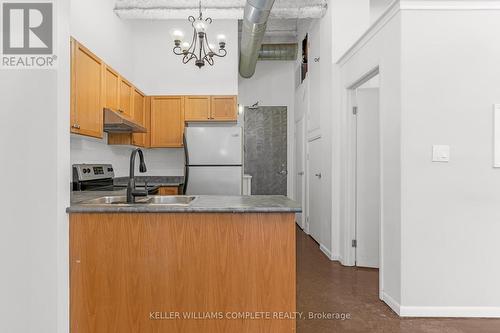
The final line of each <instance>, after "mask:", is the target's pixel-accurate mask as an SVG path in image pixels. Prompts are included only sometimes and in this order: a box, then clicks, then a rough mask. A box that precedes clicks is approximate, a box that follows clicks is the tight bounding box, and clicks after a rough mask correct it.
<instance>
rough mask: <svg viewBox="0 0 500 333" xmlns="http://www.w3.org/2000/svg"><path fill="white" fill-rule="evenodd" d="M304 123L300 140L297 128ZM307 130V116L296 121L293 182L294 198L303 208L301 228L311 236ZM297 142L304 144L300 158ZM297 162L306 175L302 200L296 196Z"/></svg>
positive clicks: (303, 177) (304, 176) (302, 178)
mask: <svg viewBox="0 0 500 333" xmlns="http://www.w3.org/2000/svg"><path fill="white" fill-rule="evenodd" d="M300 122H302V125H301V127H302V137H301V138H298V137H297V126H298V125H299V123H300ZM306 130H307V127H306V117H305V116H302V117H300V119H298V120H296V121H295V126H294V134H295V135H294V139H295V140H294V157H295V158H294V162H295V163H294V169H293V170H294V173H293V174H294V176H295V178H294V180H293V183H294V184H295V186H294V198H295V200H297V201H299V200H300V201H299V202H300V204H301V207H302V213H301V219H300V224H299V226H300V227H301V228H302V230H304V232H305V233H306V234H309V228H308V226H307V228H306V217H307V216H308V211H307V207H306V206H307V204H306V198H307V195H306V191H307V189H306V186H307V180H306V177H307V160H306V156H307V153H306V151H307V143H306ZM297 140H300V141H301V142H302V156H298V155H297V154H296V153H297V145H296V144H297ZM297 160H300V161H301V165H302V168H301V169H302V171H301V172H303V173H304V174H303V175H302V177H301V178H300V179H301V181H302V196H301V198H297V197H296V195H297V192H296V190H297V187H298V183H297V176H298V172H299V170H296V165H297Z"/></svg>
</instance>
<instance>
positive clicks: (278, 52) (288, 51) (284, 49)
mask: <svg viewBox="0 0 500 333" xmlns="http://www.w3.org/2000/svg"><path fill="white" fill-rule="evenodd" d="M298 50H299V45H298V44H297V43H293V44H262V46H261V48H260V50H259V59H258V60H297V53H298Z"/></svg>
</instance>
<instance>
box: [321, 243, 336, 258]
mask: <svg viewBox="0 0 500 333" xmlns="http://www.w3.org/2000/svg"><path fill="white" fill-rule="evenodd" d="M319 249H320V250H321V252H323V253H324V254H325V255H326V256H327V257H328V259H330V260H331V261H339V260H340V257H339V256H334V255H333V254H332V252H330V250H328V249H327V247H326V246H324V245H323V244H320V245H319Z"/></svg>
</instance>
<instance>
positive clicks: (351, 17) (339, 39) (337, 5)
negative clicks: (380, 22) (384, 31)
mask: <svg viewBox="0 0 500 333" xmlns="http://www.w3.org/2000/svg"><path fill="white" fill-rule="evenodd" d="M328 8H329V10H331V12H332V13H333V16H334V17H335V18H334V19H333V20H332V33H333V39H332V44H331V45H332V54H333V61H334V62H337V60H338V59H339V58H340V57H341V56H342V55H343V54H344V53H345V52H346V51H347V50H348V49H349V48H350V47H351V46H352V45H353V44H354V43H355V42H356V40H357V39H358V38H359V37H361V35H362V34H363V33H364V32H365V31H366V29H368V27H369V25H370V0H330V3H329V5H328Z"/></svg>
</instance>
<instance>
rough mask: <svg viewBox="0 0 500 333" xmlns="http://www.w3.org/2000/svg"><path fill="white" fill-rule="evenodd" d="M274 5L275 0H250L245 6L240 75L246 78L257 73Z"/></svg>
mask: <svg viewBox="0 0 500 333" xmlns="http://www.w3.org/2000/svg"><path fill="white" fill-rule="evenodd" d="M273 5H274V0H248V1H247V4H246V6H245V14H244V16H243V27H242V31H241V45H240V75H241V76H242V77H244V78H251V77H252V76H253V75H254V74H255V67H256V66H257V59H258V58H259V50H260V48H261V46H262V40H263V39H264V34H265V33H266V27H267V20H268V19H269V15H270V13H271V9H272V8H273Z"/></svg>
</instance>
